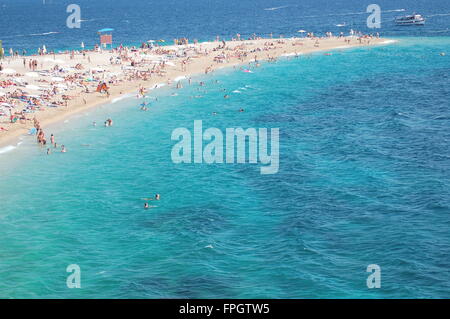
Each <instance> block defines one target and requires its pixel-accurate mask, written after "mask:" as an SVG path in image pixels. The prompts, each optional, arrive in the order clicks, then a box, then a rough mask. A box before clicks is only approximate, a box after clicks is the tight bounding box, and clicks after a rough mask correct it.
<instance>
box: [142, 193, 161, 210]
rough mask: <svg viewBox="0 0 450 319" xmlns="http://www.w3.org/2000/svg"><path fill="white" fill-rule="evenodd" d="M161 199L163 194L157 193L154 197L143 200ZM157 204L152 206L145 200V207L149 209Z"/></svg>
mask: <svg viewBox="0 0 450 319" xmlns="http://www.w3.org/2000/svg"><path fill="white" fill-rule="evenodd" d="M160 199H161V195H159V194H156V195H155V197H154V198H143V200H145V201H151V200H160ZM153 207H156V206H150V205H149V203H148V202H145V204H144V209H149V208H153Z"/></svg>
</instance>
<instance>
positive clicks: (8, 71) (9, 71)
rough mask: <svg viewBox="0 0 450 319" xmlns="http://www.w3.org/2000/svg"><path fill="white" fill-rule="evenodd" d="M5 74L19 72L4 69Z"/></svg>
mask: <svg viewBox="0 0 450 319" xmlns="http://www.w3.org/2000/svg"><path fill="white" fill-rule="evenodd" d="M1 72H2V73H3V74H15V73H17V72H16V70H14V69H4V70H3V71H1Z"/></svg>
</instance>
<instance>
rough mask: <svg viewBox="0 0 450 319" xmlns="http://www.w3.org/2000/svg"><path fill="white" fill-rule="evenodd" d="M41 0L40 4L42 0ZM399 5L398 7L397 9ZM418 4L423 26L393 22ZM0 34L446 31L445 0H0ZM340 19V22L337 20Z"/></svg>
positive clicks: (119, 38) (76, 39) (76, 37)
mask: <svg viewBox="0 0 450 319" xmlns="http://www.w3.org/2000/svg"><path fill="white" fill-rule="evenodd" d="M44 3H45V4H44ZM72 3H76V4H78V5H79V6H80V8H81V20H83V21H84V22H82V23H81V28H80V29H69V28H67V27H66V19H67V17H68V16H69V13H66V8H67V6H68V5H69V4H72ZM372 3H376V4H378V5H379V6H380V7H381V10H382V17H381V18H382V24H381V29H377V30H373V29H372V30H371V29H368V28H367V25H366V20H367V17H368V16H369V14H368V13H366V8H367V6H368V5H369V4H372ZM402 10H404V11H402ZM414 12H418V13H421V14H422V15H424V16H425V17H426V18H427V19H428V20H427V23H426V25H425V26H423V27H413V28H411V27H404V26H403V27H402V26H400V27H399V26H395V24H394V23H393V19H394V18H395V17H396V16H398V15H402V14H406V13H409V14H410V13H414ZM0 19H1V28H0V40H3V42H4V43H3V46H4V47H5V48H6V49H7V50H9V48H13V49H15V50H19V51H20V50H22V49H26V50H27V51H28V52H29V53H32V52H36V51H37V48H38V47H42V45H44V44H45V45H46V47H47V48H48V50H50V51H51V50H62V49H72V48H76V49H79V47H80V44H81V41H84V42H85V44H86V46H88V47H92V46H93V45H95V44H96V43H98V42H99V40H98V35H97V30H100V29H103V28H114V29H115V32H114V33H113V36H114V43H115V44H120V43H123V44H129V45H130V44H140V43H142V42H144V41H147V40H149V39H165V40H167V41H168V42H170V43H172V41H173V39H174V38H176V37H183V36H185V37H189V38H191V39H194V38H197V39H199V40H212V39H215V37H216V36H217V35H219V36H221V37H225V38H228V39H229V38H230V37H231V36H234V35H235V34H236V33H237V32H239V33H240V34H241V35H242V36H243V37H248V36H251V35H252V34H253V33H256V34H258V35H262V36H266V37H267V36H268V35H269V34H270V33H271V32H272V33H273V34H274V36H279V35H280V34H283V35H284V36H293V35H299V33H297V31H298V30H299V29H305V30H308V31H314V32H315V33H317V34H323V33H324V32H327V31H332V32H341V31H343V32H348V31H349V30H350V29H351V28H353V29H356V30H361V31H364V32H375V31H378V32H380V33H381V34H382V35H385V36H412V35H414V36H449V35H450V4H449V2H448V1H447V0H431V1H430V0H399V1H390V0H380V1H375V2H374V1H371V0H370V1H369V0H367V1H366V0H364V1H361V0H337V1H336V0H315V1H298V0H258V1H255V0H231V1H222V0H190V1H180V0H165V1H155V0H150V1H149V0H131V1H130V0H113V1H110V0H97V1H91V0H77V1H73V0H0ZM342 24H345V25H346V26H345V27H338V26H337V25H342Z"/></svg>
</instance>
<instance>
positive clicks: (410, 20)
mask: <svg viewBox="0 0 450 319" xmlns="http://www.w3.org/2000/svg"><path fill="white" fill-rule="evenodd" d="M395 23H396V24H397V25H424V24H425V18H424V17H422V16H421V15H420V14H412V15H406V16H402V17H398V18H396V19H395Z"/></svg>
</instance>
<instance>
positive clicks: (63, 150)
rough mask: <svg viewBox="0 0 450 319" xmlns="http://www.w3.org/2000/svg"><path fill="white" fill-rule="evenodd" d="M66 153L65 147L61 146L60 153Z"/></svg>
mask: <svg viewBox="0 0 450 319" xmlns="http://www.w3.org/2000/svg"><path fill="white" fill-rule="evenodd" d="M66 152H67V150H66V147H65V146H64V145H61V153H66Z"/></svg>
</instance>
